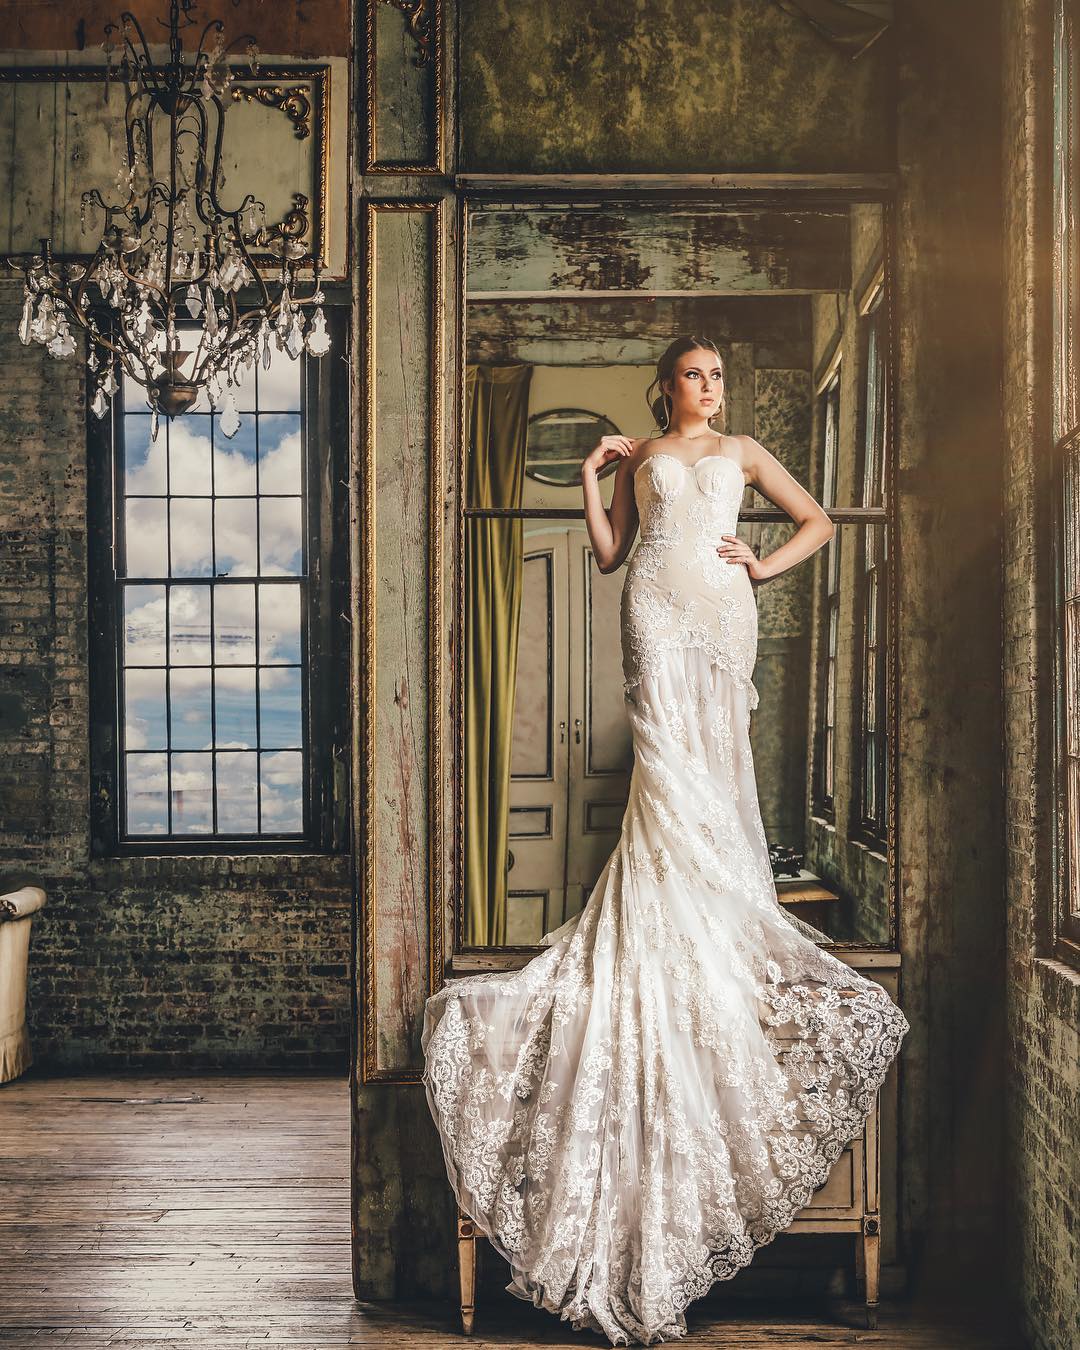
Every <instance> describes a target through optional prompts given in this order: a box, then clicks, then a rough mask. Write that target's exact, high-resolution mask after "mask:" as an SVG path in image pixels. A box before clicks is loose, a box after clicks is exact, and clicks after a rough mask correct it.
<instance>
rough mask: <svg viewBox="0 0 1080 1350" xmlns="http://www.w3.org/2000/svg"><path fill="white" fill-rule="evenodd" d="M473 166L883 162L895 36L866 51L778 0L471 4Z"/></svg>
mask: <svg viewBox="0 0 1080 1350" xmlns="http://www.w3.org/2000/svg"><path fill="white" fill-rule="evenodd" d="M460 13H461V119H460V135H461V159H460V165H459V167H460V168H461V169H462V170H463V171H466V172H469V173H480V172H485V173H494V172H521V173H586V172H592V173H617V172H632V171H637V172H641V173H664V172H671V173H713V172H735V171H739V172H750V171H761V170H779V171H788V172H801V173H808V172H819V171H826V170H828V171H833V172H841V171H848V172H852V171H855V170H881V169H887V168H890V167H891V166H892V163H893V158H894V153H895V151H894V146H893V135H892V129H891V122H892V114H893V109H894V95H893V69H894V57H893V39H892V36H891V34H889V33H886V34H885V35H884V36H883V37H881V38H880V39H879V40H878V41H877V42H876V43H874V45H873V46H872V47H871V48H870V49H869V50H868V51H867V52H865V53H864V54H863V55H862V56H861V57H859V59H858V60H857V61H854V62H852V61H850V60H849V59H848V58H847V57H846V56H844V55H842V54H841V53H839V52H837V51H835V50H834V49H833V48H832V47H831V46H829V45H828V44H827V43H825V42H824V41H822V40H821V38H819V37H818V36H817V35H816V34H815V33H814V32H813V31H812V30H811V29H810V28H809V27H808V26H807V25H806V24H805V23H804V22H802V21H800V20H799V19H798V18H796V17H794V16H792V15H790V14H788V13H786V12H785V11H784V10H782V9H780V7H779V6H778V5H775V4H773V3H772V0H710V3H708V4H700V3H698V2H697V0H650V3H649V4H639V5H612V4H610V3H607V2H606V0H543V3H540V4H530V5H528V6H521V5H512V4H510V3H508V0H494V2H493V3H475V0H474V2H472V3H469V2H468V0H467V2H466V3H463V4H462V5H461V6H460Z"/></svg>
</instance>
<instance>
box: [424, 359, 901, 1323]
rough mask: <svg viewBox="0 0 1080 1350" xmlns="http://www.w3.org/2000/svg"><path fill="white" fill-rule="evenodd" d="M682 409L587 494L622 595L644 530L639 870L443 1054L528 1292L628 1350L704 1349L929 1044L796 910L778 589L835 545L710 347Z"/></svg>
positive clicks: (600, 456) (627, 683)
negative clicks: (758, 672) (763, 749)
mask: <svg viewBox="0 0 1080 1350" xmlns="http://www.w3.org/2000/svg"><path fill="white" fill-rule="evenodd" d="M657 384H658V385H659V387H660V393H659V394H658V396H657V398H656V399H655V402H654V403H653V404H652V405H651V406H652V408H653V411H654V414H655V415H656V418H657V422H658V425H660V426H661V427H662V428H663V434H662V435H661V436H659V437H658V438H652V439H649V438H646V439H643V440H633V441H632V440H629V439H628V438H626V437H625V436H618V435H612V436H604V437H603V438H602V439H601V440H600V443H599V444H598V445H597V446H596V448H595V449H594V450H593V451H592V452H591V453H590V454H589V456H588V457H587V458H586V460H585V463H584V465H583V468H582V485H583V492H584V498H585V519H586V524H587V527H588V531H589V537H590V540H591V543H592V549H593V554H594V557H595V559H596V561H597V564H598V566H599V567H600V569H601V571H604V572H611V571H613V570H614V569H615V568H617V567H619V566H620V565H621V564H622V563H623V562H624V560H625V559H626V557H627V555H628V553H629V551H630V547H631V544H632V543H633V540H634V536H635V533H636V531H637V529H638V525H639V522H640V527H641V539H640V542H639V544H638V547H637V549H636V550H635V552H634V555H633V557H632V558H631V560H630V563H629V565H628V567H627V571H626V580H625V583H624V586H623V591H622V608H621V631H622V648H623V652H622V654H623V674H624V683H623V691H622V692H623V699H624V706H625V709H626V713H627V716H628V718H629V721H630V727H631V731H632V736H633V747H634V767H633V772H632V775H631V779H630V789H629V796H628V800H627V804H626V810H625V814H624V817H623V822H622V829H621V835H620V838H619V842H618V844H617V846H616V848H615V849H614V851H613V852H612V854H611V856H610V858H609V859H608V861H607V863H606V864H605V866H604V869H603V871H602V873H601V875H600V878H599V880H598V881H597V883H596V886H595V887H594V889H593V891H592V893H591V895H590V897H589V899H588V901H587V903H586V905H585V907H584V909H583V910H582V911H581V913H580V914H578V915H575V916H574V917H573V918H572V919H570V920H569V921H568V922H567V923H565V924H563V925H562V926H561V927H560V928H557V929H555V930H554V931H552V932H550V933H548V934H546V935H545V937H544V938H543V939H542V943H543V944H544V947H545V950H543V951H541V952H540V953H539V954H538V955H537V956H535V957H534V958H533V959H532V960H531V961H530V962H529V963H528V964H527V965H526V966H525V967H524V968H523V969H522V970H519V971H515V972H512V973H509V974H507V973H503V972H496V973H485V974H482V975H473V976H469V977H467V978H464V979H455V980H451V981H450V982H449V983H448V984H446V985H445V986H444V987H443V988H441V989H440V990H439V991H438V992H437V993H435V994H433V995H432V997H431V998H429V999H428V1001H427V1006H426V1009H425V1018H424V1028H423V1036H422V1046H423V1051H424V1056H425V1069H424V1084H425V1089H426V1092H427V1100H428V1104H429V1106H430V1108H431V1113H432V1115H433V1117H434V1120H435V1124H436V1127H437V1129H438V1132H439V1136H440V1139H441V1141H442V1147H443V1153H444V1156H445V1160H446V1168H447V1173H448V1175H449V1179H450V1184H451V1186H452V1187H453V1190H454V1193H455V1195H456V1197H457V1200H458V1203H459V1205H460V1206H461V1209H462V1210H463V1211H464V1212H465V1213H466V1214H468V1215H470V1216H471V1217H472V1218H473V1220H474V1221H475V1222H476V1224H477V1226H478V1227H479V1229H480V1230H481V1231H482V1232H484V1233H485V1234H486V1235H487V1237H488V1239H489V1240H490V1242H491V1244H492V1245H493V1246H494V1247H495V1249H496V1250H497V1251H498V1252H500V1253H501V1254H502V1256H503V1257H505V1259H506V1260H507V1262H508V1263H509V1265H510V1268H511V1271H512V1272H513V1279H512V1281H511V1283H510V1284H509V1285H508V1286H507V1289H508V1290H509V1291H510V1292H511V1293H513V1294H516V1295H517V1296H519V1297H520V1298H523V1299H526V1300H528V1301H530V1302H532V1303H534V1304H535V1305H536V1306H537V1307H540V1308H546V1309H547V1310H548V1311H550V1312H553V1313H556V1314H558V1315H559V1316H560V1317H562V1318H564V1319H567V1320H569V1321H570V1323H571V1324H572V1325H573V1326H574V1327H578V1328H590V1329H592V1330H594V1331H598V1332H600V1333H601V1334H602V1335H604V1336H606V1337H607V1338H608V1340H609V1341H610V1342H611V1344H613V1345H626V1344H642V1345H650V1344H653V1343H654V1342H657V1341H666V1340H672V1339H675V1338H677V1337H681V1336H684V1335H685V1334H686V1319H685V1316H684V1311H683V1310H684V1309H685V1307H686V1305H687V1304H688V1303H690V1302H691V1300H693V1299H696V1298H699V1297H700V1296H701V1295H703V1294H704V1293H705V1292H706V1291H707V1290H708V1289H709V1287H710V1286H711V1285H712V1284H713V1283H714V1282H715V1281H717V1280H724V1279H728V1278H730V1277H731V1276H732V1275H734V1274H735V1273H736V1271H738V1270H739V1269H740V1268H741V1267H743V1266H745V1265H747V1264H748V1262H749V1261H750V1260H751V1259H752V1257H753V1255H754V1252H755V1251H756V1250H757V1248H759V1247H761V1246H762V1245H763V1244H764V1243H766V1242H769V1241H771V1240H772V1239H773V1238H774V1237H775V1236H776V1234H777V1233H778V1232H779V1231H780V1230H782V1229H783V1228H785V1227H786V1226H787V1225H788V1224H790V1222H791V1221H792V1219H794V1218H795V1216H796V1215H797V1214H798V1212H799V1211H800V1210H801V1209H802V1208H803V1207H804V1206H805V1205H806V1203H807V1201H808V1200H809V1199H810V1196H811V1194H812V1193H813V1192H814V1191H815V1190H816V1189H817V1188H818V1187H819V1186H821V1185H822V1184H823V1183H824V1182H825V1180H826V1179H827V1177H828V1174H829V1171H830V1168H831V1166H832V1164H833V1163H834V1162H835V1160H836V1159H837V1157H839V1155H840V1153H841V1152H842V1150H843V1149H844V1147H845V1146H846V1145H847V1144H848V1143H849V1142H850V1141H851V1140H852V1139H853V1138H854V1137H855V1136H856V1135H857V1134H859V1133H860V1132H861V1130H862V1127H863V1122H864V1120H865V1118H866V1116H867V1115H868V1114H869V1112H870V1111H871V1109H872V1108H873V1105H874V1101H875V1096H876V1093H877V1090H878V1088H879V1087H880V1085H881V1083H882V1081H883V1079H884V1077H885V1074H886V1072H887V1070H888V1068H889V1065H890V1063H891V1062H892V1060H893V1059H894V1058H895V1056H896V1054H897V1052H898V1050H899V1047H900V1042H901V1040H902V1039H903V1037H904V1035H905V1034H906V1032H907V1031H908V1029H909V1026H908V1022H907V1019H906V1018H905V1016H904V1014H903V1013H902V1012H901V1010H900V1009H899V1007H897V1005H896V1004H895V1003H894V1002H893V1001H892V999H891V998H890V997H889V995H888V994H887V993H886V991H885V990H884V989H883V988H882V987H881V986H880V985H879V984H876V983H875V982H874V981H872V980H869V979H866V978H864V977H863V976H861V975H859V974H858V973H857V972H856V971H854V970H852V969H851V968H850V967H849V966H847V965H845V964H844V963H843V962H842V961H840V960H839V959H838V958H837V957H835V956H833V955H832V954H831V953H829V952H828V951H826V950H825V949H824V948H823V947H821V946H819V945H818V940H820V939H822V938H823V934H821V933H819V932H818V931H817V930H816V929H814V928H811V927H810V926H809V925H808V924H805V923H803V922H802V921H801V920H799V919H797V918H795V917H793V916H792V915H789V914H787V913H786V912H785V911H784V910H783V909H782V908H781V906H780V904H779V902H778V900H777V897H776V889H775V887H774V885H773V878H772V869H771V867H770V863H769V856H768V847H767V844H766V839H765V833H764V830H763V828H762V822H761V815H760V811H759V807H758V800H757V789H756V784H755V780H754V770H753V763H752V759H751V753H750V740H749V724H750V713H751V710H752V709H753V708H754V707H755V706H756V704H757V694H756V691H755V689H754V686H753V684H752V683H751V674H752V672H753V667H754V660H755V651H756V642H757V610H756V606H755V598H754V587H755V585H757V584H760V583H762V582H765V581H767V580H768V579H769V578H771V577H775V576H777V575H778V574H780V573H781V572H784V571H786V570H787V569H788V568H790V567H793V566H794V565H795V564H797V563H799V562H801V561H802V560H803V559H805V558H807V557H808V556H809V555H810V554H812V553H813V552H815V551H816V550H817V549H819V548H820V547H821V546H822V545H823V544H824V543H825V542H826V541H827V540H828V539H829V538H831V536H832V533H833V525H832V523H831V521H830V520H829V519H828V517H827V516H826V514H825V512H824V511H823V510H822V509H821V507H820V506H818V504H817V503H816V502H815V501H814V499H813V498H812V497H811V496H810V495H809V493H807V492H806V491H805V490H804V489H803V488H802V487H801V486H800V485H799V484H798V483H797V482H796V481H795V479H794V478H792V477H791V475H790V474H789V473H788V472H787V471H786V470H785V469H784V468H783V467H782V466H781V465H780V463H779V462H778V461H777V460H776V459H775V458H774V457H773V456H772V455H771V454H770V453H769V452H768V451H767V450H766V449H765V448H764V447H763V446H761V445H760V444H759V443H758V442H757V441H755V440H754V439H753V437H751V436H727V435H724V436H722V435H717V434H715V433H714V432H713V431H712V429H711V428H710V426H709V419H710V418H711V417H714V416H715V415H716V413H717V411H718V410H719V408H720V405H721V403H722V402H723V397H724V375H723V366H722V363H721V359H720V354H719V352H718V351H717V349H716V347H715V346H714V345H713V343H712V342H710V341H709V340H708V339H706V338H698V337H681V338H678V339H677V340H676V341H675V342H673V343H672V344H671V346H670V347H669V348H668V349H667V351H666V352H665V353H664V355H663V356H662V357H661V358H660V361H659V362H658V365H657V377H656V379H655V380H654V381H653V386H655V385H657ZM653 386H650V389H651V388H652V387H653ZM612 460H618V461H619V462H618V466H617V468H616V472H615V481H614V485H613V489H612V498H611V506H610V508H607V509H605V507H604V506H603V503H602V500H601V497H600V492H599V487H598V484H597V471H598V470H599V469H600V468H601V467H602V466H603V465H605V464H607V463H609V462H610V461H612ZM747 483H750V484H753V486H754V487H755V488H757V489H758V490H759V491H760V492H762V493H763V494H764V495H765V496H766V497H767V498H769V499H770V500H771V501H772V502H774V503H775V504H776V505H777V506H779V507H780V508H781V509H783V510H785V511H787V512H788V513H789V514H790V516H791V518H792V520H793V521H794V522H795V523H796V525H797V526H798V529H797V530H796V532H795V533H794V534H793V535H792V537H791V538H790V539H788V540H787V542H786V543H784V544H782V545H781V546H780V547H779V548H777V549H776V550H775V551H774V552H773V553H771V554H769V555H768V556H767V557H765V558H761V559H759V558H757V557H756V556H755V555H754V553H753V552H752V551H751V550H750V548H749V547H748V546H747V545H746V544H745V543H744V542H742V541H741V540H739V539H738V538H737V536H736V534H735V528H736V524H737V521H738V514H739V505H740V502H741V499H742V496H743V490H744V487H745V486H746V484H747ZM825 940H826V941H827V940H828V939H825Z"/></svg>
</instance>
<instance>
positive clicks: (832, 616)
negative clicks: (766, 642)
mask: <svg viewBox="0 0 1080 1350" xmlns="http://www.w3.org/2000/svg"><path fill="white" fill-rule="evenodd" d="M821 400H822V414H823V416H822V434H823V439H824V454H823V456H822V463H823V467H822V475H821V504H822V505H823V506H824V507H825V508H826V509H829V508H831V507H834V506H835V505H836V479H837V464H838V461H839V458H840V454H839V442H840V366H839V364H838V365H837V367H836V371H835V373H834V374H833V376H832V378H831V380H830V381H829V383H828V384H827V385H826V387H825V389H824V391H823V392H822V394H821ZM822 582H823V584H822V591H821V629H820V632H821V649H820V650H821V659H820V661H819V663H818V699H817V732H816V735H815V738H814V739H815V742H816V745H817V751H816V753H815V756H814V764H815V772H814V791H813V796H814V809H815V811H816V812H817V813H818V814H819V815H821V816H824V817H825V818H826V819H832V818H833V811H834V808H833V793H834V790H835V780H836V671H837V651H838V642H839V635H840V531H839V530H837V531H836V533H835V534H834V535H833V537H832V539H830V541H829V543H828V544H827V546H826V551H825V561H824V566H823V568H822Z"/></svg>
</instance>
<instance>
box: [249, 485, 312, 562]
mask: <svg viewBox="0 0 1080 1350" xmlns="http://www.w3.org/2000/svg"><path fill="white" fill-rule="evenodd" d="M259 549H260V552H259V562H260V571H261V572H262V575H263V576H287V575H289V574H292V575H294V576H299V575H300V573H301V572H303V570H304V541H303V538H302V536H301V532H300V498H299V497H268V498H266V499H264V501H263V503H262V509H261V510H260V512H259Z"/></svg>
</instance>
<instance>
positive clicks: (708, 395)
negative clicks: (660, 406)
mask: <svg viewBox="0 0 1080 1350" xmlns="http://www.w3.org/2000/svg"><path fill="white" fill-rule="evenodd" d="M663 388H664V392H665V393H668V394H670V395H671V404H672V408H671V410H672V412H673V413H674V412H675V411H676V410H678V411H679V412H684V413H694V414H698V415H700V416H702V417H714V416H715V415H716V413H717V412H719V410H720V400H721V399H722V398H723V396H724V373H723V371H722V370H721V368H720V358H719V357H718V356H717V355H716V353H715V352H711V351H709V350H708V348H707V347H693V348H691V350H690V351H688V352H683V354H682V355H681V356H680V357H678V359H677V360H676V362H675V374H674V375H673V376H672V378H671V379H670V380H668V381H667V382H666V383H665V384H664V386H663Z"/></svg>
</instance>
